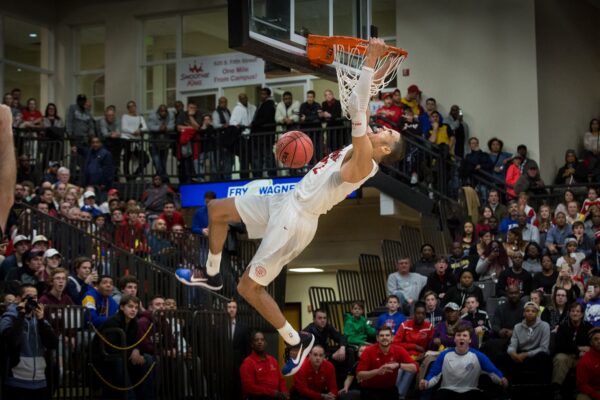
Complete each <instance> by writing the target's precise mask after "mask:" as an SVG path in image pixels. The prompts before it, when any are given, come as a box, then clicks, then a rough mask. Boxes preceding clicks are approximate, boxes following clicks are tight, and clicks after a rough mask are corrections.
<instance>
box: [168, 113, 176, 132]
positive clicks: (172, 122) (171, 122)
mask: <svg viewBox="0 0 600 400" xmlns="http://www.w3.org/2000/svg"><path fill="white" fill-rule="evenodd" d="M167 130H168V131H174V130H175V116H174V115H173V114H171V113H169V115H168V116H167Z"/></svg>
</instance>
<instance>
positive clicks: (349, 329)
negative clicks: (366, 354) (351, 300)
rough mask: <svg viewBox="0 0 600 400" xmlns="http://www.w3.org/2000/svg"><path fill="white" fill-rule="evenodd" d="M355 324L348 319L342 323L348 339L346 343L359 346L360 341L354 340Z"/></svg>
mask: <svg viewBox="0 0 600 400" xmlns="http://www.w3.org/2000/svg"><path fill="white" fill-rule="evenodd" d="M354 328H355V326H354V324H353V323H351V322H350V321H346V323H344V336H346V339H347V340H348V344H353V345H356V346H360V345H361V344H362V343H361V342H360V341H359V340H356V329H354Z"/></svg>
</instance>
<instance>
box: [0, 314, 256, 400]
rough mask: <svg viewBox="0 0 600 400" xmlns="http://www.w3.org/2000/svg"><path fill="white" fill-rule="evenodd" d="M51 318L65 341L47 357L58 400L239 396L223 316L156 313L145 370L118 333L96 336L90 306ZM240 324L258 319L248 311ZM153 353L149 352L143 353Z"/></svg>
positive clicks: (173, 399)
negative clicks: (89, 320) (138, 366)
mask: <svg viewBox="0 0 600 400" xmlns="http://www.w3.org/2000/svg"><path fill="white" fill-rule="evenodd" d="M45 318H46V320H47V321H49V323H50V325H51V326H52V329H53V330H54V332H55V334H56V335H57V336H58V338H59V345H58V348H57V349H56V350H53V351H51V352H47V355H46V359H47V363H48V368H47V372H46V374H47V375H46V379H47V384H48V387H49V389H50V393H51V395H52V398H53V399H61V400H74V399H82V400H89V399H106V398H111V399H126V398H128V397H127V396H128V394H130V392H132V391H137V393H138V394H139V395H141V397H138V398H152V397H153V398H155V399H161V400H162V399H164V400H178V399H190V400H192V399H193V400H199V399H215V400H227V399H232V398H234V393H233V390H232V388H233V387H234V386H233V385H232V382H231V379H232V376H234V375H233V374H234V370H233V368H234V363H233V345H232V338H231V329H230V323H229V317H228V315H227V314H226V313H225V312H224V311H222V310H206V309H205V310H195V309H179V310H165V311H160V312H156V313H154V314H153V315H152V322H153V325H152V326H151V328H150V329H149V332H148V337H149V340H150V344H147V345H146V346H145V347H144V348H141V350H140V352H141V353H142V354H145V355H146V359H147V363H148V364H147V365H144V366H143V367H141V369H139V370H136V368H135V367H134V366H133V365H131V363H130V362H129V360H128V352H127V351H124V350H116V349H114V348H112V347H111V344H112V345H115V346H119V347H126V345H127V344H126V342H125V333H124V332H123V331H122V330H121V329H118V328H116V329H115V328H111V329H110V331H109V330H103V329H102V328H100V330H99V331H96V330H94V329H93V328H92V327H91V326H89V325H88V323H87V319H86V318H87V315H86V311H85V309H84V308H82V307H80V306H51V305H48V306H46V307H45ZM237 319H238V321H243V322H246V323H252V320H253V318H252V317H251V316H250V315H248V314H245V313H240V314H238V318H237ZM249 326H252V325H249ZM97 332H100V333H101V335H98V334H97ZM139 336H141V335H139ZM150 338H151V339H150ZM115 339H116V340H115ZM109 343H110V344H109ZM148 347H150V349H148V350H151V351H150V352H146V351H145V350H146V349H147V348H148ZM137 348H140V346H137ZM152 364H153V367H152V371H150V373H149V374H148V376H146V377H145V376H144V375H145V372H146V371H148V368H149V367H150V365H152ZM136 384H138V385H137V387H136V388H135V389H129V388H130V387H132V386H134V385H136ZM127 389H129V390H127ZM0 399H2V397H1V393H0ZM4 400H10V399H4Z"/></svg>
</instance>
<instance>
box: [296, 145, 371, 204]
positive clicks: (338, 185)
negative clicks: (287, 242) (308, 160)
mask: <svg viewBox="0 0 600 400" xmlns="http://www.w3.org/2000/svg"><path fill="white" fill-rule="evenodd" d="M351 149H352V145H349V146H346V147H344V148H343V149H341V150H336V151H334V152H332V153H331V154H329V155H328V156H327V157H325V158H324V159H322V160H321V161H319V162H318V163H317V165H315V166H314V167H313V168H312V169H311V170H310V171H309V172H308V173H307V174H306V175H305V176H304V178H302V180H301V181H300V182H298V185H296V187H295V188H294V190H293V191H292V193H291V194H292V195H293V197H294V199H295V200H296V202H297V204H298V205H299V206H300V207H301V208H302V210H304V211H306V212H309V213H311V214H316V215H321V214H326V213H327V211H329V210H331V208H333V206H335V205H336V204H338V203H339V202H341V201H342V200H344V199H345V198H346V197H347V196H348V195H349V194H350V193H352V192H353V191H355V190H356V189H358V188H359V187H360V186H361V185H362V184H363V183H364V182H365V181H366V180H367V179H369V178H370V177H372V176H373V175H375V173H376V172H377V170H378V168H379V167H378V166H377V163H376V162H375V161H373V168H372V169H371V173H369V175H367V176H366V177H365V178H364V179H362V180H361V181H359V182H355V183H349V182H344V181H342V177H341V169H342V163H343V162H344V158H345V157H346V154H348V151H350V150H351Z"/></svg>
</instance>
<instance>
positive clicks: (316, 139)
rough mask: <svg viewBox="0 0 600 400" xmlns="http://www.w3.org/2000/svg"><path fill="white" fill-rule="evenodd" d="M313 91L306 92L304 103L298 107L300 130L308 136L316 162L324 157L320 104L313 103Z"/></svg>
mask: <svg viewBox="0 0 600 400" xmlns="http://www.w3.org/2000/svg"><path fill="white" fill-rule="evenodd" d="M315 96H316V94H315V91H314V90H309V91H308V92H306V101H305V102H304V103H302V104H301V105H300V125H301V126H302V130H303V131H304V132H305V133H306V134H307V135H308V136H310V138H311V140H312V142H313V145H314V146H315V149H314V153H313V154H314V156H313V158H315V159H316V160H320V159H321V158H323V156H324V155H325V154H324V152H323V131H322V130H321V129H320V128H321V113H322V111H321V104H319V103H318V102H316V101H315Z"/></svg>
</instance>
